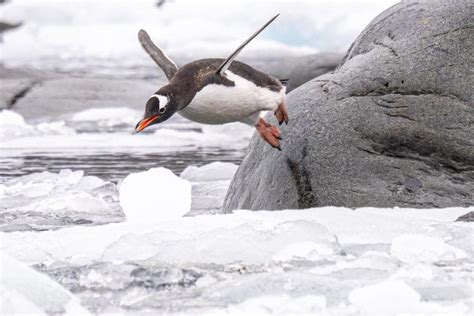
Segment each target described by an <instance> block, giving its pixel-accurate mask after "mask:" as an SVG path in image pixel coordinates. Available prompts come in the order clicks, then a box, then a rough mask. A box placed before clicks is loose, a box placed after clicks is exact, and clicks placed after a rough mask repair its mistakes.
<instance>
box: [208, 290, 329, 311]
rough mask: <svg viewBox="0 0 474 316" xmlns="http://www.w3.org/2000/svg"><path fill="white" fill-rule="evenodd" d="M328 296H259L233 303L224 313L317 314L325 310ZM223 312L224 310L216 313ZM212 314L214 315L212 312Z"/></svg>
mask: <svg viewBox="0 0 474 316" xmlns="http://www.w3.org/2000/svg"><path fill="white" fill-rule="evenodd" d="M325 308H326V298H325V297H324V296H320V295H305V296H300V297H290V296H288V295H279V296H276V295H275V296H259V297H255V298H250V299H247V300H245V301H243V302H242V303H240V304H235V305H231V306H229V307H228V308H227V310H226V311H225V313H224V314H227V315H281V316H284V315H307V314H312V315H317V314H321V313H323V312H324V311H325ZM219 314H223V313H222V311H219V312H216V315H219ZM210 315H213V313H212V312H211V313H210Z"/></svg>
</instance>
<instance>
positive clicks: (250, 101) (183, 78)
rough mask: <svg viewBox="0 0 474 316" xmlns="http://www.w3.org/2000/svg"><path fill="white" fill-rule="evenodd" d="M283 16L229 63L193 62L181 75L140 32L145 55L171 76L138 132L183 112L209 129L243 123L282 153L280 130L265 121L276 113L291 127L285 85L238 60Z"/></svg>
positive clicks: (149, 105)
mask: <svg viewBox="0 0 474 316" xmlns="http://www.w3.org/2000/svg"><path fill="white" fill-rule="evenodd" d="M278 15H279V14H277V15H276V16H274V17H273V18H272V19H271V20H270V21H268V22H267V23H266V24H265V25H264V26H262V27H261V28H260V29H259V30H258V31H257V32H255V33H254V34H253V35H252V36H251V37H249V38H248V39H247V40H246V41H245V42H244V43H242V45H240V46H239V47H238V48H237V49H236V50H235V51H234V52H233V53H232V54H231V55H230V56H229V57H228V58H227V59H225V60H224V59H218V58H207V59H201V60H196V61H193V62H191V63H189V64H186V65H184V66H183V67H181V68H180V69H178V67H177V66H176V64H175V63H174V62H173V61H171V60H170V59H169V58H168V57H167V56H166V55H165V54H164V53H163V52H162V50H161V49H159V48H158V47H157V46H156V45H155V44H154V43H153V42H152V41H151V39H150V37H149V36H148V34H147V33H146V32H145V31H143V30H140V32H139V33H138V37H139V40H140V43H141V44H142V46H143V48H144V49H145V51H146V52H147V53H148V54H149V55H150V57H151V58H152V59H153V60H154V61H155V62H156V63H157V64H158V66H160V67H161V68H162V69H163V71H164V72H165V74H166V76H167V78H168V80H169V83H168V84H167V85H165V86H163V87H161V88H160V89H159V90H158V91H156V92H155V93H154V94H153V95H152V96H151V97H150V98H149V99H148V101H147V103H146V107H145V115H144V117H143V119H142V120H141V121H140V122H138V124H137V125H136V127H135V130H136V131H137V132H140V131H142V130H143V129H145V128H146V127H148V126H150V125H153V124H157V123H160V122H163V121H166V120H167V119H169V118H170V117H171V116H172V115H173V114H175V113H176V112H178V113H179V114H181V115H182V116H184V117H185V118H187V119H189V120H191V121H195V122H198V123H203V124H225V123H230V122H243V123H246V124H249V125H251V126H255V127H256V129H257V131H258V132H259V133H260V135H261V137H262V138H263V139H264V140H265V141H266V142H268V143H269V144H270V145H271V146H272V147H274V148H277V149H279V150H281V148H280V140H281V136H280V130H279V129H278V128H277V127H276V126H273V125H271V124H270V123H268V122H266V121H265V120H264V119H263V118H262V117H260V113H261V111H273V112H274V113H275V116H276V118H277V120H278V122H279V124H282V123H283V122H285V123H288V112H287V108H286V103H285V90H286V87H285V83H286V82H285V80H279V79H277V78H274V77H272V76H270V75H267V74H265V73H263V72H261V71H258V70H257V69H255V68H253V67H251V66H249V65H247V64H244V63H242V62H239V61H236V60H234V59H235V58H236V57H237V55H238V54H239V53H240V51H242V49H243V48H244V47H245V46H246V45H247V44H248V43H249V42H250V41H251V40H252V39H254V38H255V37H256V36H257V35H258V34H259V33H260V32H261V31H263V29H265V28H266V27H267V26H268V25H269V24H270V23H271V22H273V20H275V19H276V18H277V17H278Z"/></svg>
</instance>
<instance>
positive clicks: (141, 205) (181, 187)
mask: <svg viewBox="0 0 474 316" xmlns="http://www.w3.org/2000/svg"><path fill="white" fill-rule="evenodd" d="M120 205H121V206H122V209H123V210H124V212H125V214H126V217H127V220H128V221H135V222H156V221H162V220H169V219H173V218H179V217H181V216H183V215H184V214H186V213H187V212H189V210H190V209H191V184H190V183H189V181H187V180H184V179H181V178H179V177H177V176H176V175H175V174H174V173H173V172H172V171H170V170H168V169H166V168H153V169H150V170H148V171H144V172H138V173H132V174H130V175H128V176H127V177H126V178H125V179H124V180H123V182H122V184H121V185H120Z"/></svg>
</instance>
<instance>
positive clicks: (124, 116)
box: [69, 107, 142, 131]
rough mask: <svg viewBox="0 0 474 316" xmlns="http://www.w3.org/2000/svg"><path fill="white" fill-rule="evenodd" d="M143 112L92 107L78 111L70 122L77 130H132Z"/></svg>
mask: <svg viewBox="0 0 474 316" xmlns="http://www.w3.org/2000/svg"><path fill="white" fill-rule="evenodd" d="M141 115H142V113H141V112H139V111H136V110H132V109H130V108H124V107H116V108H92V109H87V110H84V111H82V112H79V113H76V114H74V115H73V116H72V118H71V120H70V122H69V124H70V125H71V126H73V127H74V128H75V129H76V130H81V131H97V130H104V129H105V130H111V129H117V128H124V129H128V130H132V128H133V126H135V124H136V123H137V122H138V120H139V119H140V118H141Z"/></svg>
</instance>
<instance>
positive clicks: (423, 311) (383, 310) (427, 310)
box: [349, 280, 467, 315]
mask: <svg viewBox="0 0 474 316" xmlns="http://www.w3.org/2000/svg"><path fill="white" fill-rule="evenodd" d="M349 302H350V303H352V304H353V305H355V306H356V307H357V308H358V309H359V310H360V311H361V312H362V313H363V314H374V315H375V314H378V315H411V314H416V315H433V314H436V315H464V314H465V313H466V311H467V307H466V305H465V304H463V303H457V304H453V305H441V304H437V303H426V302H422V301H421V295H420V294H419V293H418V292H417V291H416V290H415V289H413V288H412V287H411V286H409V285H408V284H406V283H405V282H403V281H400V280H386V281H382V282H380V283H377V284H373V285H368V286H364V287H360V288H355V289H353V290H352V291H351V292H350V294H349Z"/></svg>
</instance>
